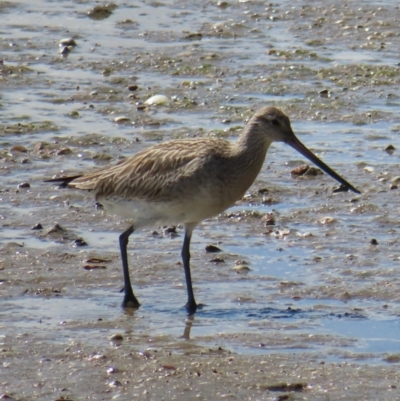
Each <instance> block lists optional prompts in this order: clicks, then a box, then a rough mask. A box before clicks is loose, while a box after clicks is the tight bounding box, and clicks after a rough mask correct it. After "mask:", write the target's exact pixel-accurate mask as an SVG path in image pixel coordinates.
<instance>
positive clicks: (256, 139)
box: [235, 123, 272, 164]
mask: <svg viewBox="0 0 400 401" xmlns="http://www.w3.org/2000/svg"><path fill="white" fill-rule="evenodd" d="M271 143H272V141H268V140H266V138H265V135H263V134H262V132H260V126H259V124H257V123H254V124H248V125H247V126H246V127H245V128H244V130H243V132H242V133H241V135H240V137H239V138H238V140H237V142H236V144H235V147H236V152H237V154H238V155H241V156H242V157H248V158H251V159H253V160H254V162H256V159H259V161H260V162H261V164H262V163H263V162H264V159H265V156H266V154H267V151H268V148H269V146H270V145H271Z"/></svg>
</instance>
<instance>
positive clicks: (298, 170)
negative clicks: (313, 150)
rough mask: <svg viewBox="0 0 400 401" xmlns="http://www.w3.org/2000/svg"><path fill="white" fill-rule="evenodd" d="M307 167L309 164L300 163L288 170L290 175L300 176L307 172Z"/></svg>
mask: <svg viewBox="0 0 400 401" xmlns="http://www.w3.org/2000/svg"><path fill="white" fill-rule="evenodd" d="M309 168H310V166H309V165H308V164H302V165H300V166H298V167H296V168H295V169H293V170H292V171H291V172H290V174H291V175H292V176H302V175H304V174H305V173H306V172H307V170H308V169H309Z"/></svg>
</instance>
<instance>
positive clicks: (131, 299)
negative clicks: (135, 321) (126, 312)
mask: <svg viewBox="0 0 400 401" xmlns="http://www.w3.org/2000/svg"><path fill="white" fill-rule="evenodd" d="M139 306H140V303H139V301H138V300H137V298H136V297H135V295H133V291H132V289H131V290H130V291H125V296H124V300H123V302H122V307H123V308H133V309H139Z"/></svg>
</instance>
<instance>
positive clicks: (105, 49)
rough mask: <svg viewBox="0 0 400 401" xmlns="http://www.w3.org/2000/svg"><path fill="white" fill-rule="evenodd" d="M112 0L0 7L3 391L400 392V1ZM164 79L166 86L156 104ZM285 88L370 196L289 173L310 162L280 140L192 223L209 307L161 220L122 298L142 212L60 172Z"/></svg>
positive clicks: (208, 129) (212, 123)
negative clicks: (124, 257) (187, 276)
mask: <svg viewBox="0 0 400 401" xmlns="http://www.w3.org/2000/svg"><path fill="white" fill-rule="evenodd" d="M115 6H116V7H106V8H105V9H100V10H99V9H97V10H94V9H93V7H94V6H92V5H89V4H86V3H79V4H73V5H71V4H69V3H50V2H37V3H35V4H34V5H32V4H30V2H28V1H26V2H20V3H2V4H1V5H0V18H1V20H2V21H3V24H2V28H1V30H2V35H1V36H0V52H1V53H0V54H1V56H0V59H1V60H2V64H1V65H0V86H1V94H0V114H1V119H0V134H1V138H2V141H1V144H0V162H1V164H0V166H1V172H0V174H1V180H0V195H1V203H0V217H1V222H2V223H1V231H0V244H1V245H0V284H1V285H0V296H1V299H2V305H3V307H2V308H1V312H0V314H1V317H0V343H1V346H0V349H1V351H2V352H1V354H0V355H1V364H2V368H1V370H0V392H1V393H2V394H3V395H2V399H14V400H18V401H22V400H24V401H25V400H26V401H28V400H29V401H32V400H64V401H66V400H74V401H75V400H82V399H88V400H90V399H93V400H112V399H116V400H117V399H118V400H132V399H134V398H137V399H143V400H162V399H165V400H189V399H200V400H201V399H203V400H210V399H225V398H226V399H237V400H305V399H312V400H340V399H343V400H360V399H363V400H376V399H379V400H396V399H400V393H399V390H398V383H399V375H400V369H399V362H400V338H399V335H398V332H399V315H400V304H399V294H400V281H399V278H398V272H397V271H398V267H399V260H400V252H399V250H398V249H399V247H398V242H399V240H398V225H399V218H398V214H399V210H400V201H399V196H398V188H397V186H398V185H399V182H400V179H399V171H398V165H399V153H398V147H399V145H398V140H397V136H398V132H399V129H400V117H399V113H398V108H399V104H400V102H399V96H400V92H399V89H398V88H399V82H400V68H399V65H398V62H399V60H398V49H399V46H400V43H399V34H398V32H397V31H398V23H397V21H398V19H399V18H400V11H399V9H398V7H396V6H395V5H394V4H392V3H391V2H379V3H373V2H368V3H365V4H362V5H356V4H353V3H348V4H344V3H340V2H334V1H329V2H324V3H323V4H322V3H321V4H319V3H318V4H313V5H310V4H309V3H307V2H302V1H301V2H298V3H296V4H292V3H289V2H283V3H280V4H279V5H266V4H265V3H264V2H257V1H248V2H214V3H212V2H211V3H210V2H208V3H204V4H203V3H199V4H195V5H194V4H191V3H189V2H173V1H167V2H163V3H157V2H153V3H144V2H140V3H138V4H137V5H135V6H128V5H126V4H123V3H122V2H116V3H115ZM89 11H91V14H90V15H88V12H89ZM68 37H73V38H74V39H75V41H76V43H77V46H76V47H73V48H72V47H71V48H70V49H67V50H64V56H63V55H62V54H60V53H59V51H60V49H61V48H60V47H59V41H60V40H61V39H63V38H68ZM67 53H68V54H67ZM156 94H163V95H166V96H167V97H168V98H169V99H170V102H169V103H168V104H166V105H160V106H150V107H144V108H143V103H144V102H145V101H146V99H148V98H150V97H151V96H153V95H156ZM267 104H271V105H275V106H278V107H281V108H282V109H283V110H284V111H285V112H286V113H287V114H288V115H289V116H290V118H291V120H292V125H293V128H294V131H295V132H296V133H297V134H298V136H299V138H300V139H301V140H302V141H303V142H304V143H305V144H306V145H307V146H308V147H310V148H311V149H312V150H313V151H314V152H315V153H317V154H318V155H319V156H320V157H321V158H323V160H324V161H325V162H326V163H328V164H329V165H330V166H331V167H333V168H334V169H335V170H336V171H338V172H339V173H340V174H342V175H343V176H345V177H346V178H347V179H348V180H349V181H350V182H351V183H352V184H354V185H355V186H356V187H357V188H359V189H360V190H361V191H362V194H361V195H360V196H355V195H354V194H351V193H334V192H333V190H334V189H335V188H336V187H337V186H336V183H335V182H333V181H332V179H330V178H329V177H327V176H326V175H317V176H315V177H310V176H304V177H300V178H293V177H291V174H290V172H291V171H292V170H293V169H294V168H296V167H297V166H299V165H301V164H302V163H304V160H303V159H302V157H301V156H300V155H297V154H295V153H294V152H293V151H292V149H290V148H286V147H284V146H283V145H279V144H278V145H274V146H273V147H272V148H271V149H270V151H269V152H268V156H267V161H266V163H265V166H264V168H263V170H262V173H261V174H260V176H259V178H258V179H257V181H256V183H255V185H254V186H253V187H252V188H251V189H250V191H249V192H248V193H247V194H246V196H245V197H244V198H243V199H242V200H241V201H239V202H238V203H237V204H236V205H235V206H234V207H232V208H231V209H229V210H227V211H226V213H224V214H222V215H220V216H217V217H215V218H214V219H210V220H208V221H206V222H204V223H203V224H202V225H201V226H200V227H199V228H198V229H197V230H196V231H195V233H194V236H193V241H192V258H193V259H192V260H193V263H192V264H193V281H194V289H195V294H196V297H197V300H198V301H199V302H201V303H203V304H205V306H204V308H203V309H202V310H200V311H199V313H197V314H196V316H194V317H193V318H188V317H187V315H186V313H185V310H184V308H183V305H184V303H185V301H186V290H185V285H184V275H183V268H182V265H181V261H180V248H181V242H182V240H183V233H182V230H181V228H180V227H178V228H177V235H171V234H170V233H168V232H165V231H164V230H163V229H162V228H160V227H154V230H143V231H141V232H138V233H135V234H134V235H133V236H132V237H131V241H130V245H129V260H130V266H131V272H132V278H133V285H134V290H135V294H136V295H137V296H138V298H139V300H140V302H141V303H142V307H141V308H140V309H139V310H138V311H136V312H134V313H127V312H124V311H123V310H122V309H121V308H120V303H121V301H122V295H121V294H120V293H119V290H120V289H121V286H122V269H121V262H120V258H119V250H118V235H119V234H120V233H121V232H122V231H123V230H124V229H125V227H126V226H127V224H128V222H126V221H122V220H121V219H119V218H117V217H114V216H108V215H106V214H105V213H104V212H103V211H102V210H101V209H98V208H96V207H95V204H94V200H93V198H92V195H91V194H90V193H82V192H79V191H74V190H68V191H66V190H58V189H57V188H55V187H54V186H52V185H48V184H45V183H43V180H44V179H46V178H51V177H52V176H53V175H54V174H61V173H66V174H76V173H80V172H82V171H85V170H91V169H94V168H96V167H101V166H105V165H107V164H109V163H116V162H118V160H120V158H121V157H125V156H128V155H130V154H133V153H135V152H137V151H139V150H140V149H143V148H144V147H147V146H150V145H152V144H154V143H158V142H160V141H164V140H168V139H171V138H181V137H199V136H223V137H226V138H232V139H235V138H236V136H237V135H238V132H239V130H240V129H241V128H242V127H243V126H244V125H245V121H246V120H247V119H248V117H249V116H250V115H251V114H252V113H253V112H254V110H256V109H258V108H259V107H261V106H264V105H267ZM390 145H392V148H391V147H390ZM268 213H272V216H273V219H274V221H275V224H274V225H269V224H267V221H268V218H267V214H268ZM38 224H40V225H41V227H42V228H40V226H37V225H38ZM56 224H58V226H56ZM33 227H36V229H32V228H33ZM77 239H83V240H84V241H85V243H86V244H87V245H86V246H76V245H77V242H76V240H77ZM78 244H79V242H78ZM209 244H213V245H216V246H218V247H219V248H221V250H222V252H220V253H218V254H209V253H206V251H205V248H206V246H207V245H209ZM95 258H97V259H99V260H95ZM119 336H120V337H119ZM118 338H120V339H118Z"/></svg>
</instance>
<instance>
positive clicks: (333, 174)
mask: <svg viewBox="0 0 400 401" xmlns="http://www.w3.org/2000/svg"><path fill="white" fill-rule="evenodd" d="M286 143H287V144H288V145H289V146H291V147H292V148H293V149H296V150H297V151H298V152H299V153H301V154H302V155H303V156H304V157H306V158H307V159H308V160H310V161H311V162H313V163H314V164H315V165H317V166H318V167H319V168H320V169H321V170H323V171H325V173H326V174H329V175H330V176H331V177H332V178H334V179H335V180H336V181H338V182H340V183H341V184H342V186H343V187H345V189H350V190H351V191H353V192H355V193H356V194H360V193H361V192H360V191H359V190H358V189H357V188H354V187H353V185H351V184H349V183H348V182H347V181H346V180H345V179H344V178H342V177H341V176H340V175H339V174H337V173H336V172H335V171H333V170H332V169H331V168H330V167H329V166H327V165H326V164H325V163H324V162H323V161H322V160H320V159H318V157H317V156H315V155H314V153H313V152H311V150H308V149H307V148H306V147H305V146H304V145H303V144H302V143H301V142H300V141H299V140H298V139H297V138H296V136H295V135H294V134H293V136H291V137H290V138H289V139H288V140H286Z"/></svg>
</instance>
